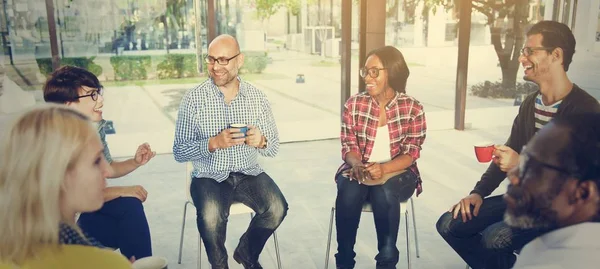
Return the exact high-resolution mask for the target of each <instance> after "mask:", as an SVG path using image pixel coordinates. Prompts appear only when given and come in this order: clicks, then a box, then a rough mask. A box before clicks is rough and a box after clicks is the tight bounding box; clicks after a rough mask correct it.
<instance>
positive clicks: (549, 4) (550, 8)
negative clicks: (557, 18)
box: [542, 0, 559, 21]
mask: <svg viewBox="0 0 600 269" xmlns="http://www.w3.org/2000/svg"><path fill="white" fill-rule="evenodd" d="M542 1H543V2H544V4H545V8H544V20H546V21H551V20H552V13H553V12H554V8H555V7H554V0H542ZM556 8H559V7H556Z"/></svg>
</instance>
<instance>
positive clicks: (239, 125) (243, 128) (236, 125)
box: [229, 123, 248, 137]
mask: <svg viewBox="0 0 600 269" xmlns="http://www.w3.org/2000/svg"><path fill="white" fill-rule="evenodd" d="M229 128H236V129H240V132H241V133H243V134H244V137H246V132H247V131H248V125H246V124H243V123H234V124H230V125H229Z"/></svg>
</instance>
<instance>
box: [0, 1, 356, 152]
mask: <svg viewBox="0 0 600 269" xmlns="http://www.w3.org/2000/svg"><path fill="white" fill-rule="evenodd" d="M0 3H2V4H1V5H2V7H1V11H2V12H0V17H1V26H2V29H1V34H2V41H3V43H2V45H3V49H4V54H3V58H2V63H3V69H2V71H3V72H4V73H5V74H6V76H5V81H4V85H5V87H4V90H3V92H2V93H0V94H2V95H4V96H2V95H0V100H1V101H2V102H1V103H0V104H1V105H0V111H1V114H0V115H6V114H9V113H11V112H14V111H18V110H19V109H22V108H23V107H27V106H29V105H31V104H33V103H35V102H38V103H40V102H43V97H42V92H41V88H42V85H43V83H44V81H45V79H46V76H47V75H48V74H50V72H51V71H52V61H51V58H52V55H51V50H50V43H51V42H50V35H49V32H50V31H49V30H50V29H51V28H54V29H55V31H56V35H57V41H56V42H57V44H58V55H57V56H58V57H59V58H60V62H61V65H67V64H69V65H77V66H80V67H84V68H86V69H88V70H90V71H91V72H93V73H94V74H96V75H97V76H98V77H99V79H100V80H101V82H102V84H103V85H104V86H105V89H106V91H105V96H104V97H105V101H104V118H105V119H107V120H110V121H111V122H112V127H114V129H113V131H114V133H111V134H109V136H108V138H107V139H108V140H109V141H108V142H109V143H110V144H111V150H112V151H113V154H114V155H115V156H116V157H118V156H126V155H129V154H131V152H135V148H132V147H134V146H135V145H137V144H139V143H137V142H136V143H134V142H133V141H139V140H140V137H143V139H145V140H147V141H148V142H150V144H151V145H152V146H153V148H155V149H156V150H157V151H158V152H159V153H169V152H171V147H172V141H173V133H174V122H175V120H176V118H177V110H178V106H179V102H180V99H181V97H182V95H183V94H184V93H185V91H187V90H188V89H190V88H192V87H193V86H195V85H197V84H199V83H201V82H202V81H204V80H205V79H207V76H206V73H205V71H206V70H202V69H201V68H200V70H199V64H202V59H203V55H205V54H206V52H207V33H208V31H207V29H208V28H209V27H214V29H215V32H216V34H217V35H218V34H230V35H233V36H235V37H236V38H237V39H238V41H239V43H240V46H241V49H242V52H244V53H245V55H246V58H245V59H246V61H245V64H244V67H243V68H242V71H241V73H242V74H241V77H242V78H243V79H245V80H247V81H249V82H251V83H252V84H254V85H255V86H257V87H258V88H260V89H261V90H262V91H264V92H265V93H266V94H267V95H268V97H269V99H270V102H271V104H272V109H273V112H274V114H275V118H276V120H277V124H278V125H279V130H280V132H281V134H280V135H281V140H282V141H284V142H286V141H298V140H312V139H322V138H336V137H339V118H340V111H339V103H340V74H341V71H340V70H341V69H340V41H341V39H340V27H341V13H340V12H341V11H340V9H341V6H340V5H341V0H318V1H317V0H314V1H313V0H310V1H304V0H294V1H279V2H277V1H267V2H265V1H262V2H261V1H254V0H214V8H215V9H214V15H215V18H216V21H215V22H214V24H212V23H211V24H208V23H207V17H208V15H209V12H208V1H207V0H85V1H84V0H60V1H59V0H54V2H53V5H54V8H53V9H52V10H51V11H50V12H51V13H52V14H54V18H55V23H54V24H53V25H51V27H49V23H48V16H47V11H48V9H47V8H48V7H47V5H46V3H47V1H45V0H6V1H2V2H0ZM264 3H267V4H266V5H265V4H264ZM196 10H198V12H196ZM353 10H354V13H353V15H354V18H353V24H354V26H353V35H352V36H353V39H354V40H353V49H354V50H353V51H354V54H355V55H357V53H356V51H358V34H357V33H358V24H357V21H358V17H357V16H358V7H357V6H356V3H355V6H354V8H353ZM197 21H198V23H197ZM199 59H200V61H198V60H199ZM355 59H358V57H357V56H356V57H355ZM353 67H354V69H353V71H352V73H353V74H357V73H358V69H357V68H356V63H354V65H353ZM356 76H357V75H356ZM357 79H358V78H357V77H356V78H355V79H353V83H355V82H358V80H357ZM298 130H301V131H298Z"/></svg>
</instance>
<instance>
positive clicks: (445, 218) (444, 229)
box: [435, 212, 454, 237]
mask: <svg viewBox="0 0 600 269" xmlns="http://www.w3.org/2000/svg"><path fill="white" fill-rule="evenodd" d="M453 220H454V218H452V213H450V212H446V213H444V214H442V216H441V217H440V218H439V219H438V221H437V223H436V224H435V228H436V229H437V231H438V233H439V234H440V235H441V236H442V237H446V236H448V235H450V234H451V233H452V229H451V227H452V226H451V225H450V224H451V223H452V221H453Z"/></svg>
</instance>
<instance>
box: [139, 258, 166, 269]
mask: <svg viewBox="0 0 600 269" xmlns="http://www.w3.org/2000/svg"><path fill="white" fill-rule="evenodd" d="M132 267H133V269H168V262H167V259H165V258H163V257H156V256H150V257H144V258H141V259H139V260H136V261H135V262H134V263H133V264H132Z"/></svg>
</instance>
